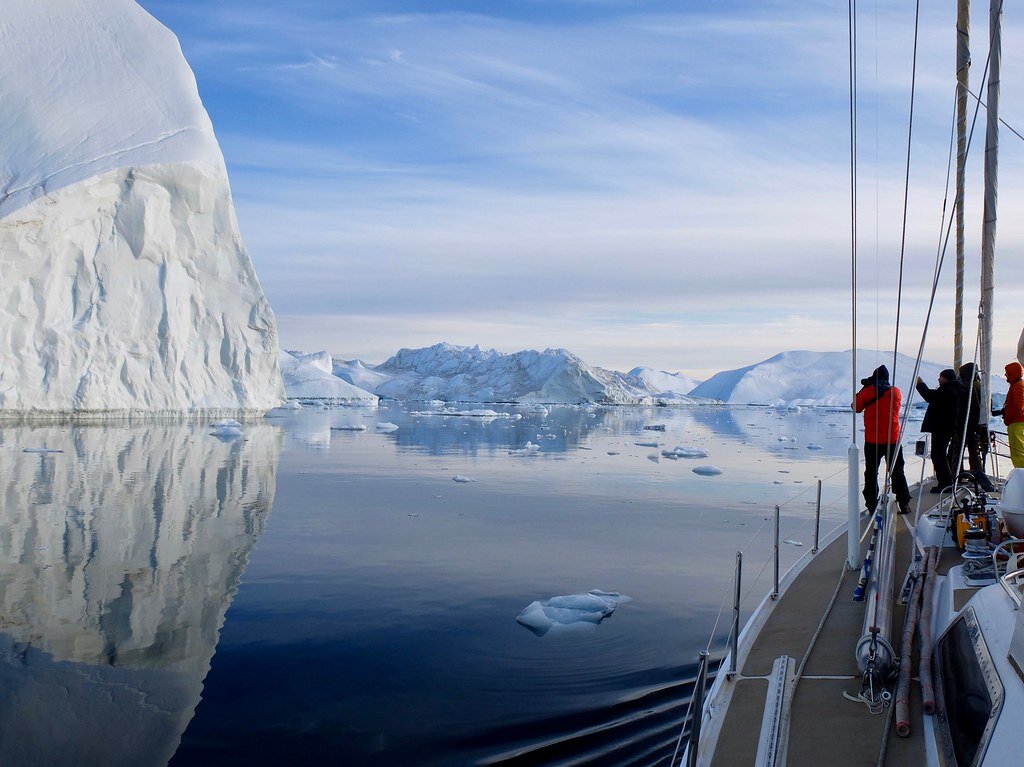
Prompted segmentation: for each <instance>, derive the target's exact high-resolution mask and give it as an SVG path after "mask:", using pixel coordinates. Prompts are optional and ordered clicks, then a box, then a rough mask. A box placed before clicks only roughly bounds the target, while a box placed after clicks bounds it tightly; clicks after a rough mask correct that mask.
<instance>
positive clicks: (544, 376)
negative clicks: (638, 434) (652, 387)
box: [374, 343, 651, 405]
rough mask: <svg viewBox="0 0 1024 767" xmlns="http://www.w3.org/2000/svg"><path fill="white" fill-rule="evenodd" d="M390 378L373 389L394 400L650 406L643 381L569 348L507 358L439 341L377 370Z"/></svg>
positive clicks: (398, 356)
mask: <svg viewBox="0 0 1024 767" xmlns="http://www.w3.org/2000/svg"><path fill="white" fill-rule="evenodd" d="M374 372H377V373H384V374H386V375H388V376H390V378H391V380H389V381H387V382H385V383H383V384H380V385H379V386H377V387H376V388H375V389H374V391H375V392H376V393H377V394H379V395H381V396H385V397H392V398H395V399H443V400H450V401H463V402H545V403H555V402H558V403H570V404H575V403H591V402H596V403H606V404H618V405H636V404H643V403H649V402H651V392H650V391H648V390H646V389H645V388H644V387H643V384H642V382H640V381H638V380H637V379H633V378H630V377H629V376H627V375H624V374H623V373H619V372H616V371H614V370H605V369H603V368H599V367H594V366H591V365H588V364H587V363H585V362H584V361H583V360H581V359H580V358H579V357H577V356H576V355H575V354H573V353H571V352H568V351H566V350H565V349H545V350H544V351H542V352H538V351H535V350H532V349H530V350H526V351H520V352H515V353H514V354H503V353H501V352H498V351H495V350H494V349H490V350H487V351H483V350H481V349H480V347H479V346H473V347H467V346H454V345H452V344H447V343H439V344H435V345H434V346H430V347H427V348H424V349H402V350H400V351H399V352H398V353H397V354H396V355H395V356H393V357H391V358H390V359H389V360H387V361H385V362H384V363H383V364H381V365H378V366H377V367H376V368H374Z"/></svg>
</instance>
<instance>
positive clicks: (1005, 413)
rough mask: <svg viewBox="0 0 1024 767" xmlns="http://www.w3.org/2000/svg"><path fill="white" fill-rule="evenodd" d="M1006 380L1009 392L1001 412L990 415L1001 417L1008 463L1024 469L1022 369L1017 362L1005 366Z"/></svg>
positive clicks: (1023, 390) (1023, 387)
mask: <svg viewBox="0 0 1024 767" xmlns="http://www.w3.org/2000/svg"><path fill="white" fill-rule="evenodd" d="M1006 380H1007V382H1008V383H1009V384H1010V390H1009V391H1008V392H1007V393H1006V403H1005V404H1004V405H1003V408H1002V410H993V411H992V415H1001V416H1002V417H1003V423H1005V424H1006V431H1007V433H1008V434H1009V438H1008V441H1009V443H1010V461H1011V462H1012V463H1013V465H1014V467H1015V468H1018V469H1020V468H1024V367H1022V366H1021V364H1020V363H1019V362H1011V363H1010V364H1009V365H1007V366H1006Z"/></svg>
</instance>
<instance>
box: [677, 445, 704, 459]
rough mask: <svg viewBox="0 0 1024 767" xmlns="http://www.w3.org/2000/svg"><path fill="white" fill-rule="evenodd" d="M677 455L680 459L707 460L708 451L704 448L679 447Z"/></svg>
mask: <svg viewBox="0 0 1024 767" xmlns="http://www.w3.org/2000/svg"><path fill="white" fill-rule="evenodd" d="M675 454H676V455H678V456H679V457H680V458H707V457H708V451H707V450H705V449H704V448H702V447H691V446H689V445H678V446H677V447H676V449H675Z"/></svg>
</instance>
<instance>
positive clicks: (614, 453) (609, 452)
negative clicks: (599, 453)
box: [608, 450, 619, 455]
mask: <svg viewBox="0 0 1024 767" xmlns="http://www.w3.org/2000/svg"><path fill="white" fill-rule="evenodd" d="M618 454H619V452H618V451H617V450H609V451H608V455H618Z"/></svg>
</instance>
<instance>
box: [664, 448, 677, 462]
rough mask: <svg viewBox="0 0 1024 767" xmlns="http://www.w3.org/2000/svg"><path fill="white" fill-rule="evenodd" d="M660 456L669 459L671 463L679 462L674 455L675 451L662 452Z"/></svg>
mask: <svg viewBox="0 0 1024 767" xmlns="http://www.w3.org/2000/svg"><path fill="white" fill-rule="evenodd" d="M661 454H662V455H663V456H664V457H665V458H671V459H672V460H673V461H676V460H679V456H678V455H677V454H676V451H675V450H662V451H661Z"/></svg>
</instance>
